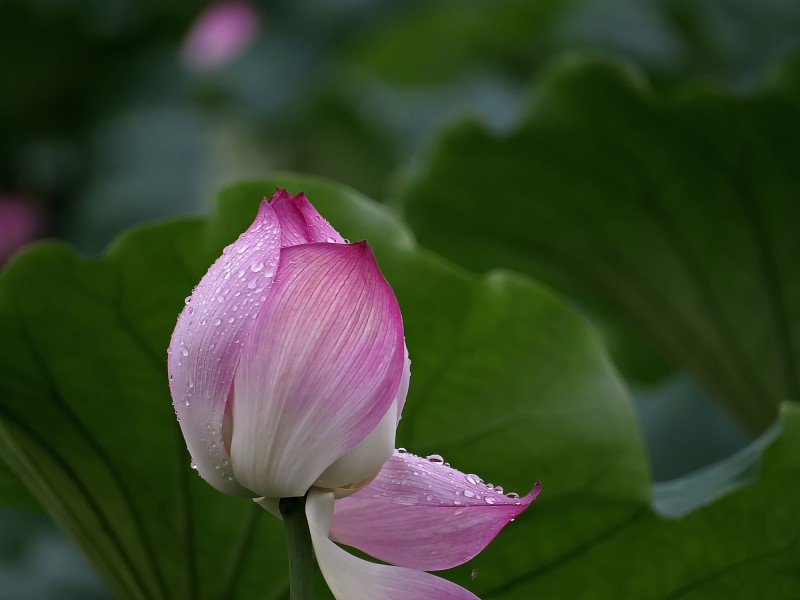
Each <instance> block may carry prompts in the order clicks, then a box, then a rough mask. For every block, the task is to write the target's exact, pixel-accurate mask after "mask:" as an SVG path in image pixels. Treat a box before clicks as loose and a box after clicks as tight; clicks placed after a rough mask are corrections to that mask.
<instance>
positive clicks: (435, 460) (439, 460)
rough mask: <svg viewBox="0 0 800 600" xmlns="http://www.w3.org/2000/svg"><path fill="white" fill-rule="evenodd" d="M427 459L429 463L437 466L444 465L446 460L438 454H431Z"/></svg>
mask: <svg viewBox="0 0 800 600" xmlns="http://www.w3.org/2000/svg"><path fill="white" fill-rule="evenodd" d="M425 458H427V459H428V460H429V461H431V462H432V463H435V464H437V465H441V464H442V463H444V459H443V458H442V457H441V456H440V455H438V454H430V455H428V456H426V457H425Z"/></svg>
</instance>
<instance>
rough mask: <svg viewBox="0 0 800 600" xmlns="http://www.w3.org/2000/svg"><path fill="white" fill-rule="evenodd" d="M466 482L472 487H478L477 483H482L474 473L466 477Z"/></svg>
mask: <svg viewBox="0 0 800 600" xmlns="http://www.w3.org/2000/svg"><path fill="white" fill-rule="evenodd" d="M467 481H469V482H470V483H471V484H473V485H478V484H479V483H483V480H482V479H481V478H480V477H478V476H477V475H475V474H474V473H470V474H469V475H467Z"/></svg>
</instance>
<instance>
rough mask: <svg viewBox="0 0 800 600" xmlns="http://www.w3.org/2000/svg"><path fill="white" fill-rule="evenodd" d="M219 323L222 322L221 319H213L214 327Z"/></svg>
mask: <svg viewBox="0 0 800 600" xmlns="http://www.w3.org/2000/svg"><path fill="white" fill-rule="evenodd" d="M220 323H222V321H220V320H219V319H214V327H217V326H218V325H219V324H220Z"/></svg>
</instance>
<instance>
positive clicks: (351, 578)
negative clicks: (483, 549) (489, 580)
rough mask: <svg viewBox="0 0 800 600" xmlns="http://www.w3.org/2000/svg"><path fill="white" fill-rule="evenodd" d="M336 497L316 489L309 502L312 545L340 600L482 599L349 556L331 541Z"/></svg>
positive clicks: (440, 581)
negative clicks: (329, 536) (330, 534)
mask: <svg viewBox="0 0 800 600" xmlns="http://www.w3.org/2000/svg"><path fill="white" fill-rule="evenodd" d="M332 512H333V494H332V493H330V492H320V491H318V490H312V491H311V492H310V493H309V494H308V500H307V501H306V518H307V519H308V525H309V530H310V532H311V542H312V544H313V545H314V553H315V554H316V557H317V562H318V563H319V567H320V570H321V571H322V575H323V576H324V577H325V581H326V582H327V583H328V587H330V589H331V592H333V595H334V597H336V599H337V600H377V599H380V600H408V599H409V598H414V600H478V597H477V596H476V595H475V594H473V593H471V592H468V591H467V590H465V589H464V588H462V587H460V586H457V585H456V584H454V583H452V582H450V581H447V580H445V579H441V578H439V577H436V576H434V575H430V574H429V573H424V572H422V571H415V570H413V569H406V568H403V567H392V566H388V565H378V564H375V563H371V562H367V561H365V560H361V559H360V558H356V557H355V556H353V555H352V554H348V553H347V552H345V551H344V550H342V549H341V548H339V546H337V545H336V544H334V543H333V542H332V541H330V540H329V539H328V529H329V527H330V519H331V513H332Z"/></svg>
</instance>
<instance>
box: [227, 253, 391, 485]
mask: <svg viewBox="0 0 800 600" xmlns="http://www.w3.org/2000/svg"><path fill="white" fill-rule="evenodd" d="M255 323H256V325H255V327H254V330H253V335H252V337H251V339H250V340H249V342H248V343H247V344H246V346H245V349H244V353H243V355H242V359H241V362H240V364H239V368H238V370H237V372H236V379H235V381H234V394H233V423H234V425H233V435H232V441H231V456H232V462H233V465H234V468H235V474H236V479H237V480H239V481H240V482H242V483H243V484H244V485H246V486H247V487H248V488H249V489H251V490H253V491H255V492H257V493H258V495H259V496H266V497H287V496H302V495H303V494H305V493H306V491H307V490H308V489H309V487H310V486H311V485H312V484H313V483H314V481H316V479H317V478H318V477H319V476H320V475H321V474H322V472H323V471H325V469H327V468H328V467H329V466H330V465H331V464H332V463H334V462H335V461H336V460H337V459H339V458H340V457H342V456H344V455H345V454H346V453H347V452H349V451H350V450H352V449H353V448H355V447H356V446H357V445H358V444H359V443H360V442H361V441H362V440H364V439H365V438H366V437H367V436H368V435H369V434H370V433H371V432H372V431H373V430H374V429H375V427H376V426H377V425H378V423H379V422H380V421H381V419H382V418H383V417H384V416H385V415H386V413H387V411H388V410H389V408H390V407H391V406H392V404H393V402H394V399H395V394H396V393H397V390H398V387H399V385H400V380H401V376H402V369H403V325H402V319H401V317H400V309H399V307H398V306H397V300H396V299H395V297H394V293H393V292H392V289H391V288H390V287H389V284H388V283H386V280H385V279H384V278H383V276H382V275H381V273H380V270H379V269H378V265H377V264H376V262H375V258H374V256H373V255H372V252H371V250H370V249H369V246H367V244H366V243H365V242H359V243H357V244H324V243H323V244H306V245H301V246H292V247H290V248H284V249H283V250H282V253H281V265H280V268H279V270H278V275H277V278H276V280H275V283H274V285H273V287H272V290H271V292H270V294H269V296H268V298H267V301H266V302H265V303H264V306H263V307H262V309H261V311H260V312H259V314H258V318H257V319H256V321H255ZM368 475H372V473H363V474H361V475H360V478H363V477H366V476H368ZM342 483H347V482H342Z"/></svg>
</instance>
